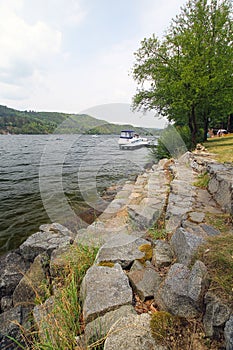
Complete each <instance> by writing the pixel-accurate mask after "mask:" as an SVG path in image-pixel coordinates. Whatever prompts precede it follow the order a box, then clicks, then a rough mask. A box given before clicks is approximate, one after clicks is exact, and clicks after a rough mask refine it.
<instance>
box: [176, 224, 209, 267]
mask: <svg viewBox="0 0 233 350" xmlns="http://www.w3.org/2000/svg"><path fill="white" fill-rule="evenodd" d="M202 243H204V239H203V238H202V237H199V236H196V235H194V234H193V233H190V232H188V231H186V230H185V229H183V228H182V227H181V228H178V229H177V230H176V232H175V233H174V234H173V236H172V238H171V246H172V248H173V250H174V252H175V254H176V256H177V261H178V262H179V263H181V264H184V265H189V263H190V262H191V259H192V257H193V255H194V253H195V252H196V250H197V248H198V247H199V246H200V245H201V244H202Z"/></svg>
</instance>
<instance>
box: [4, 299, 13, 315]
mask: <svg viewBox="0 0 233 350" xmlns="http://www.w3.org/2000/svg"><path fill="white" fill-rule="evenodd" d="M12 307H13V298H12V297H11V296H5V297H2V299H1V312H5V311H7V310H10V309H11V308H12Z"/></svg>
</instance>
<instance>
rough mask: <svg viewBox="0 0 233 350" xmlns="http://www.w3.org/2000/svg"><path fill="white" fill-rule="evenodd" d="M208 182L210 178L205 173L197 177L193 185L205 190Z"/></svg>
mask: <svg viewBox="0 0 233 350" xmlns="http://www.w3.org/2000/svg"><path fill="white" fill-rule="evenodd" d="M209 181H210V176H209V174H208V173H207V172H205V173H204V174H200V175H198V179H197V181H195V182H194V183H193V185H194V186H196V187H200V188H203V189H206V188H207V186H208V183H209Z"/></svg>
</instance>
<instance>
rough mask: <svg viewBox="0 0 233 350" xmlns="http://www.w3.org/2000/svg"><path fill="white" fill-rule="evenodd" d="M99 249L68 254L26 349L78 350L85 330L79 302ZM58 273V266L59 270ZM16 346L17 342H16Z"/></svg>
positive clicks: (78, 248)
mask: <svg viewBox="0 0 233 350" xmlns="http://www.w3.org/2000/svg"><path fill="white" fill-rule="evenodd" d="M96 253H97V248H93V247H87V246H82V245H79V246H72V248H71V250H70V251H69V255H67V253H64V256H62V259H64V262H65V263H64V265H62V271H57V277H56V279H55V281H56V282H57V283H58V284H59V288H56V290H55V293H54V296H53V297H52V298H53V301H52V303H51V305H50V307H49V310H48V306H46V304H42V305H41V306H40V318H41V319H40V322H39V324H38V328H39V329H38V330H37V331H36V332H31V334H30V335H29V336H28V337H27V339H26V343H27V345H26V346H25V347H24V346H23V345H21V348H22V349H25V350H26V349H32V350H54V349H56V350H64V349H67V350H72V349H77V342H76V337H77V335H79V334H80V333H81V332H82V330H83V325H82V317H81V312H82V309H81V308H82V305H81V303H80V299H79V291H80V286H81V283H82V280H83V277H84V275H85V273H86V271H87V269H88V268H89V267H90V266H92V264H93V263H94V260H95V256H96ZM57 269H58V266H57ZM15 342H16V340H15Z"/></svg>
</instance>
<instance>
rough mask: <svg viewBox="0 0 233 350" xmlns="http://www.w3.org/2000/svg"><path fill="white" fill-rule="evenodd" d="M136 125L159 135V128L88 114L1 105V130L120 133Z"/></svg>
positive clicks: (31, 132)
mask: <svg viewBox="0 0 233 350" xmlns="http://www.w3.org/2000/svg"><path fill="white" fill-rule="evenodd" d="M132 128H133V129H134V130H135V132H138V133H140V134H143V135H156V134H158V133H159V129H153V128H143V127H133V126H132V125H120V124H119V125H118V124H113V123H108V122H106V121H105V120H100V119H96V118H93V117H91V116H89V115H87V114H67V113H60V112H35V111H18V110H16V109H13V108H8V107H6V106H1V105H0V134H8V133H9V134H52V133H55V134H91V135H93V134H98V135H101V134H120V132H121V130H122V129H132Z"/></svg>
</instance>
